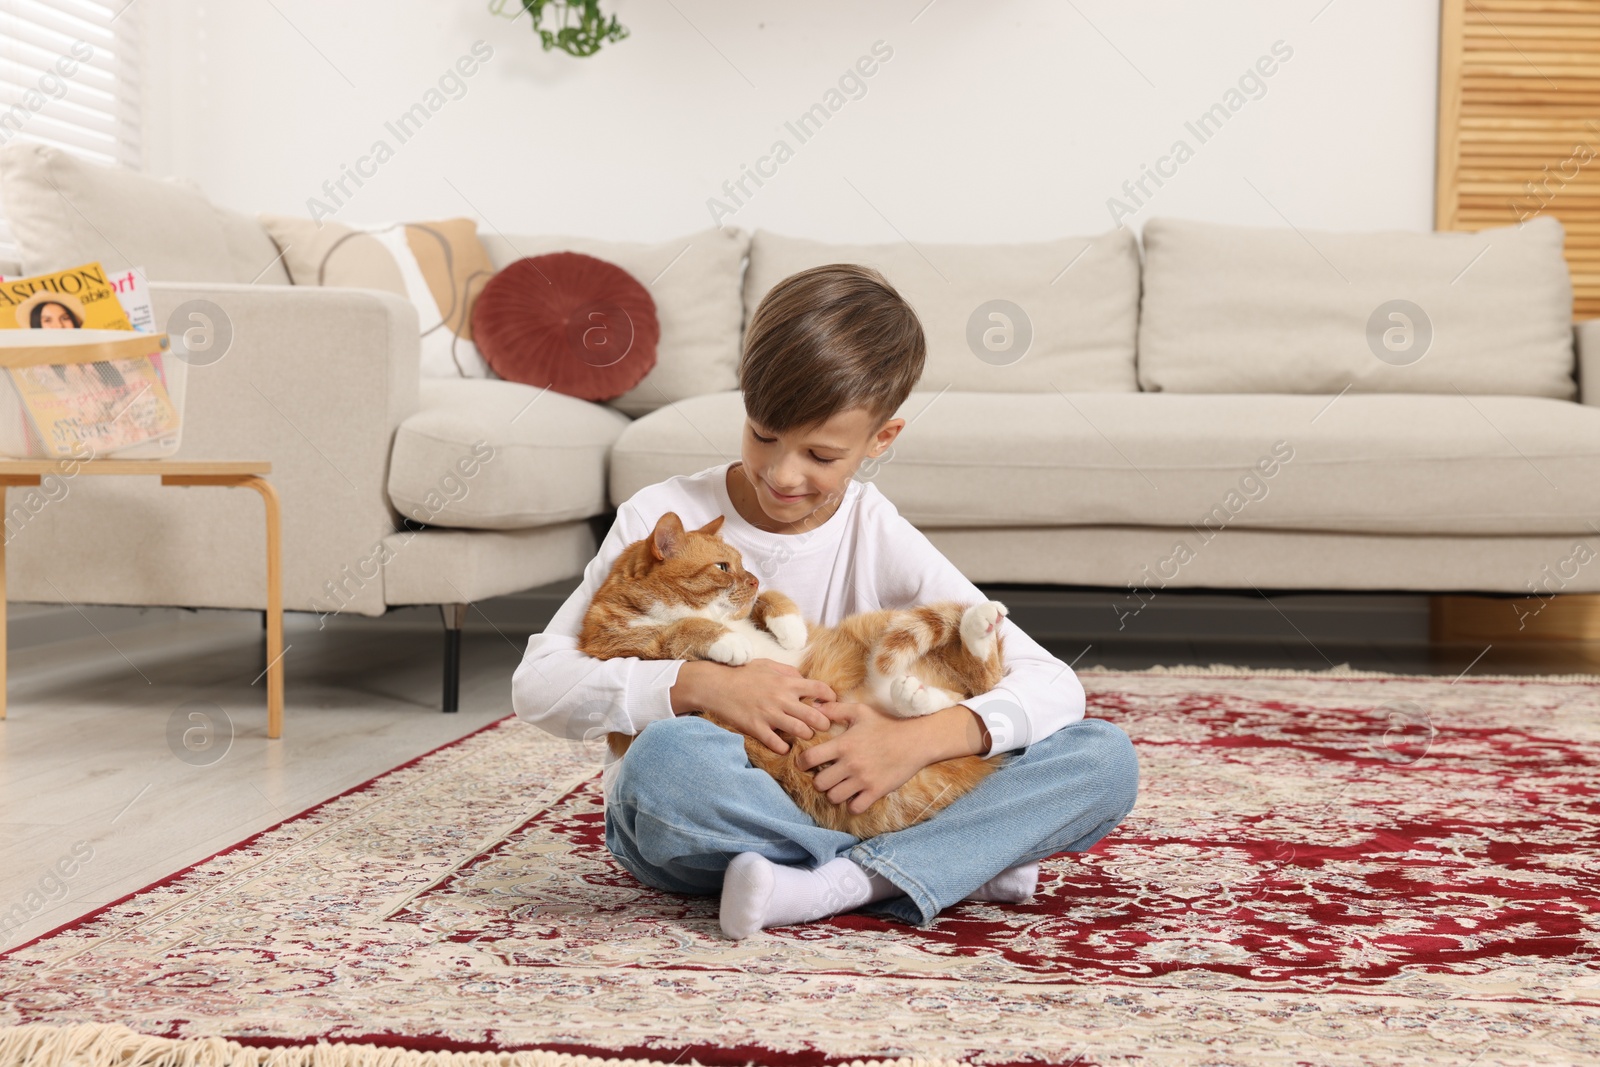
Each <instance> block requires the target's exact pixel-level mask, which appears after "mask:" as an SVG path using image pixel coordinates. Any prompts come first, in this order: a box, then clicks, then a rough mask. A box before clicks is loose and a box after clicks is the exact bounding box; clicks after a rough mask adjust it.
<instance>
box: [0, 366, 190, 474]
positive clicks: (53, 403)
mask: <svg viewBox="0 0 1600 1067" xmlns="http://www.w3.org/2000/svg"><path fill="white" fill-rule="evenodd" d="M8 340H9V338H8ZM149 343H150V345H151V346H152V349H154V346H155V345H156V344H157V342H156V340H155V339H154V338H152V339H151V340H150V342H149ZM7 347H9V345H8V346H7ZM8 370H9V373H10V375H11V384H12V385H13V386H14V387H15V388H16V390H17V395H18V396H19V397H20V398H21V400H22V406H23V408H24V410H26V412H27V414H28V419H29V422H30V424H31V426H30V428H31V429H32V431H33V434H32V436H33V439H34V440H35V441H36V442H37V443H38V445H39V446H40V447H39V451H41V452H43V453H45V454H46V455H50V456H71V455H80V456H81V455H83V454H84V453H85V451H88V452H89V453H90V454H92V455H104V454H108V453H114V452H117V451H118V450H120V449H124V448H129V447H132V446H133V445H138V444H143V443H144V442H146V441H150V440H152V439H155V438H159V437H163V436H165V435H167V434H169V433H171V432H172V431H174V430H176V429H177V426H178V413H177V411H176V410H175V409H174V408H173V406H172V401H171V399H170V398H169V397H168V395H167V390H166V387H165V386H164V385H163V384H162V382H161V379H160V376H159V375H157V373H156V370H155V366H154V362H153V360H152V359H151V358H150V356H147V355H146V356H136V357H133V358H129V359H104V360H95V361H93V362H82V363H36V364H32V365H29V366H22V367H11V368H8Z"/></svg>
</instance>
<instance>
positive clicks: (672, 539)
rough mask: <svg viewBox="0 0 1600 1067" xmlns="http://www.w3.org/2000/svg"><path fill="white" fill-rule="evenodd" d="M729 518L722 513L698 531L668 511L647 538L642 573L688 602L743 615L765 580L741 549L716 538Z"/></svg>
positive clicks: (727, 614)
mask: <svg viewBox="0 0 1600 1067" xmlns="http://www.w3.org/2000/svg"><path fill="white" fill-rule="evenodd" d="M725 518H726V516H724V515H718V516H717V517H716V518H714V519H712V520H711V521H710V522H708V523H706V524H705V525H704V526H702V527H700V528H699V529H698V530H685V529H684V528H683V520H682V519H680V518H678V514H677V512H675V511H669V512H667V513H666V514H665V515H662V516H661V518H660V519H659V520H658V521H657V522H656V528H655V529H654V530H652V531H651V533H650V536H649V537H647V538H645V540H644V542H643V549H644V551H643V552H642V553H641V554H640V558H641V561H642V563H643V567H644V573H646V574H648V575H649V576H650V578H651V579H652V580H653V581H654V582H656V583H659V584H660V585H663V586H665V587H667V588H668V589H670V590H671V591H672V593H673V595H674V597H676V599H677V600H678V601H680V602H681V603H683V604H684V605H685V606H687V607H690V608H693V609H695V610H697V611H698V610H702V609H705V608H711V609H713V610H714V611H715V613H717V614H720V615H722V616H724V617H726V618H732V619H742V618H744V617H745V616H747V615H749V614H750V608H751V607H752V606H753V605H754V604H755V600H756V594H757V593H759V592H760V591H761V582H760V581H759V580H757V578H756V576H755V575H753V574H751V573H750V572H749V571H747V570H745V569H744V557H742V556H741V555H739V550H738V549H736V548H734V547H733V546H732V545H730V544H728V542H726V541H724V540H723V539H722V538H720V537H718V536H717V531H718V530H720V529H722V523H723V520H724V519H725Z"/></svg>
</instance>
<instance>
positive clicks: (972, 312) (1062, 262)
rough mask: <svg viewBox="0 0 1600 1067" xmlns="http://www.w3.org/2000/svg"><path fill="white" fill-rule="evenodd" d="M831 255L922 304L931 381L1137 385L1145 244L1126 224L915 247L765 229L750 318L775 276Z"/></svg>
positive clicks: (747, 293)
mask: <svg viewBox="0 0 1600 1067" xmlns="http://www.w3.org/2000/svg"><path fill="white" fill-rule="evenodd" d="M824 263H861V264H864V265H866V266H870V267H875V268H877V269H878V270H879V271H881V272H882V273H883V276H884V277H885V278H887V279H888V280H889V284H891V285H893V286H894V287H895V289H897V290H898V291H899V293H900V295H901V296H903V297H904V298H905V299H906V301H907V302H909V303H910V304H911V306H912V307H913V308H914V309H916V312H917V317H918V318H919V319H921V320H922V329H923V332H924V333H925V334H926V335H927V340H928V361H927V366H926V369H925V370H924V371H923V375H922V382H921V387H922V388H924V389H933V390H938V389H942V388H944V387H946V386H949V387H951V388H955V389H966V390H981V391H983V392H993V393H1004V392H1036V393H1054V392H1055V391H1056V389H1058V388H1059V389H1062V390H1065V391H1067V392H1070V393H1089V392H1111V391H1120V392H1131V391H1132V390H1135V389H1137V388H1138V384H1137V382H1136V380H1135V372H1134V341H1135V335H1136V332H1137V328H1138V323H1139V249H1138V245H1137V243H1136V242H1135V241H1134V238H1133V235H1132V234H1131V233H1129V232H1128V231H1127V230H1125V229H1117V230H1112V231H1111V232H1109V233H1103V234H1100V235H1099V236H1098V237H1090V238H1086V237H1064V238H1061V239H1059V240H1054V241H1041V242H1036V243H1032V244H922V243H919V244H917V245H915V246H913V245H911V244H910V242H906V241H902V242H899V243H896V244H874V245H859V244H832V243H827V242H822V241H811V240H806V239H804V238H799V237H784V236H782V235H779V234H775V233H768V232H767V231H765V230H758V231H756V233H755V235H754V237H752V238H751V242H750V269H749V271H748V272H747V273H746V274H745V279H744V307H745V321H746V322H749V321H750V317H751V316H752V315H754V314H755V310H756V308H757V307H758V306H759V305H760V303H761V298H762V297H764V296H766V295H767V291H768V290H769V289H771V288H772V287H773V286H774V285H776V284H777V283H778V282H780V281H782V280H783V279H784V278H787V277H788V276H789V275H791V274H794V273H796V272H798V271H802V270H805V269H806V268H808V267H816V266H820V265H822V264H824ZM997 301H1006V302H1009V303H1010V304H1012V305H1015V307H1016V308H1020V309H1021V312H1022V315H1024V316H1025V317H1026V318H1025V321H1024V320H1022V319H1019V318H1018V316H1017V313H1016V312H1015V311H1014V310H1009V311H1008V310H1007V309H1005V308H994V307H990V306H988V305H991V304H992V303H993V302H997ZM995 314H998V315H1001V316H1004V317H1003V318H999V317H991V316H992V315H995ZM1008 320H1009V321H1008ZM1025 330H1028V331H1031V335H1032V336H1031V341H1030V340H1028V339H1027V338H1026V336H1025V333H1024V331H1025ZM1005 331H1009V332H1005ZM986 336H987V337H991V338H992V339H993V340H992V342H990V341H986V339H985V338H986ZM980 353H982V354H981V355H980Z"/></svg>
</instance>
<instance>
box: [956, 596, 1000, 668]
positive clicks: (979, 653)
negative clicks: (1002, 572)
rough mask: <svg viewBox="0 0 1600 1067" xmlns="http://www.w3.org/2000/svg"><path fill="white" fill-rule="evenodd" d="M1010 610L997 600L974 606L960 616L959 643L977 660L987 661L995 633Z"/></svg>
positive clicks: (992, 647) (992, 648)
mask: <svg viewBox="0 0 1600 1067" xmlns="http://www.w3.org/2000/svg"><path fill="white" fill-rule="evenodd" d="M1009 614H1011V609H1010V608H1008V607H1006V606H1005V605H1004V604H1002V603H1000V601H998V600H985V601H984V602H983V603H982V604H974V605H972V607H970V608H968V609H967V610H966V611H965V612H963V613H962V615H961V643H962V644H963V645H964V646H966V649H967V651H968V652H970V653H972V654H973V655H974V656H976V657H977V658H978V659H988V658H989V656H990V654H991V653H992V652H993V651H994V635H995V631H996V630H998V629H999V628H1000V620H1001V619H1002V618H1004V617H1005V616H1007V615H1009Z"/></svg>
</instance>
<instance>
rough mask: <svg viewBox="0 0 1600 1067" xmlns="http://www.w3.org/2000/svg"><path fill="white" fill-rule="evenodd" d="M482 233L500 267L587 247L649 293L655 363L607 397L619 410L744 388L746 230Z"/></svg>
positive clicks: (640, 411)
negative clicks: (624, 236)
mask: <svg viewBox="0 0 1600 1067" xmlns="http://www.w3.org/2000/svg"><path fill="white" fill-rule="evenodd" d="M480 236H481V237H482V239H483V244H484V247H485V248H487V249H488V250H489V258H490V259H491V260H492V261H493V262H494V264H495V266H496V267H497V268H503V267H505V266H506V265H507V264H509V263H511V262H513V261H515V260H518V259H523V258H525V257H530V256H539V255H544V254H545V253H547V252H581V253H583V254H584V255H586V256H594V257H595V258H596V259H603V260H606V261H607V262H609V263H615V264H616V265H617V266H619V267H621V268H622V269H623V270H625V271H627V272H628V273H629V274H631V275H633V276H634V278H636V279H638V281H639V283H640V284H641V285H643V286H644V287H645V289H646V290H647V291H648V292H649V293H650V296H651V298H652V299H654V300H655V303H656V318H657V320H658V321H659V323H660V326H661V337H660V340H659V341H658V342H657V344H656V365H655V366H654V367H653V368H652V369H651V371H650V373H649V374H647V375H645V377H644V379H643V380H642V381H640V382H639V384H638V385H636V386H634V387H633V388H632V389H629V390H628V391H627V392H626V393H623V394H622V395H621V396H620V397H617V398H616V399H615V400H610V401H607V403H608V404H609V405H610V406H611V407H613V408H615V409H616V410H618V411H620V412H622V413H623V414H625V415H632V416H635V417H637V416H640V415H646V414H649V413H650V412H652V411H654V410H656V409H657V408H659V407H663V406H665V405H667V404H670V403H672V402H673V401H675V400H684V399H687V398H688V397H691V396H699V395H701V394H702V393H720V392H725V391H727V390H729V389H737V388H738V387H739V342H740V330H741V327H742V326H743V322H742V319H741V316H742V312H741V308H740V304H739V274H740V271H741V270H743V268H744V258H745V254H746V252H748V251H749V248H750V235H749V234H748V233H746V232H745V231H743V230H738V229H716V228H713V229H707V230H702V231H701V232H699V233H692V234H689V235H688V236H685V237H678V238H674V239H673V240H670V241H660V242H656V243H636V242H631V241H599V240H595V239H593V238H589V237H562V236H554V235H548V234H542V235H537V236H521V235H518V234H501V233H499V232H493V233H481V234H480Z"/></svg>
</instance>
